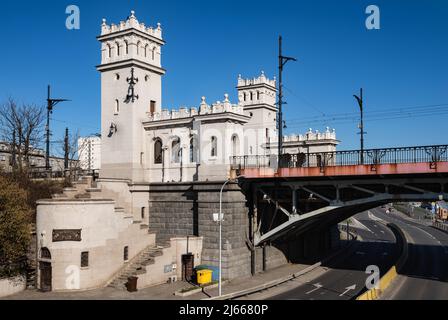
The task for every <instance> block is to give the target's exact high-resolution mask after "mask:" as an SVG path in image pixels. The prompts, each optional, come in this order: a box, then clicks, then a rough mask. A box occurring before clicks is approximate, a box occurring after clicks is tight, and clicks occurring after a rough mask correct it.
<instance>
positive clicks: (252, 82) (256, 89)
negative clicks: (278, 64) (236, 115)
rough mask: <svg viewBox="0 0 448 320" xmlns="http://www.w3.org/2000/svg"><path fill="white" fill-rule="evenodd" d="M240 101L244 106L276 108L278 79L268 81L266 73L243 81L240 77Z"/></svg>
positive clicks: (262, 72) (238, 87)
mask: <svg viewBox="0 0 448 320" xmlns="http://www.w3.org/2000/svg"><path fill="white" fill-rule="evenodd" d="M237 89H238V99H239V103H240V104H241V105H242V106H247V107H260V106H263V105H267V106H270V107H271V108H275V100H276V93H277V89H276V79H275V77H274V80H270V79H268V78H267V77H266V76H265V74H264V71H261V75H260V76H259V77H258V78H253V79H243V78H242V77H241V75H239V76H238V86H237Z"/></svg>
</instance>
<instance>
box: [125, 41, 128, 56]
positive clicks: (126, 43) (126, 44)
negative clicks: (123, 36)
mask: <svg viewBox="0 0 448 320" xmlns="http://www.w3.org/2000/svg"><path fill="white" fill-rule="evenodd" d="M124 45H125V47H126V54H129V43H128V42H127V41H125V42H124Z"/></svg>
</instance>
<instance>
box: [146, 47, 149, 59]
mask: <svg viewBox="0 0 448 320" xmlns="http://www.w3.org/2000/svg"><path fill="white" fill-rule="evenodd" d="M148 48H149V44H147V45H146V46H145V58H147V57H148Z"/></svg>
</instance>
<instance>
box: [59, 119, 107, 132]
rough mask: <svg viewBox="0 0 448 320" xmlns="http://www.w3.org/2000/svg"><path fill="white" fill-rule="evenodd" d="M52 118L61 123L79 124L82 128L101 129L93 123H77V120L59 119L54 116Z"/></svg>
mask: <svg viewBox="0 0 448 320" xmlns="http://www.w3.org/2000/svg"><path fill="white" fill-rule="evenodd" d="M51 120H53V121H56V122H60V123H66V124H72V125H75V126H78V127H80V128H89V129H95V130H98V129H99V127H94V126H93V125H85V124H79V123H76V122H71V121H65V120H59V119H54V118H51Z"/></svg>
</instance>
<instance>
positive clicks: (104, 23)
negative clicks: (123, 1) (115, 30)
mask: <svg viewBox="0 0 448 320" xmlns="http://www.w3.org/2000/svg"><path fill="white" fill-rule="evenodd" d="M105 25H106V19H105V18H103V26H105Z"/></svg>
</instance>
